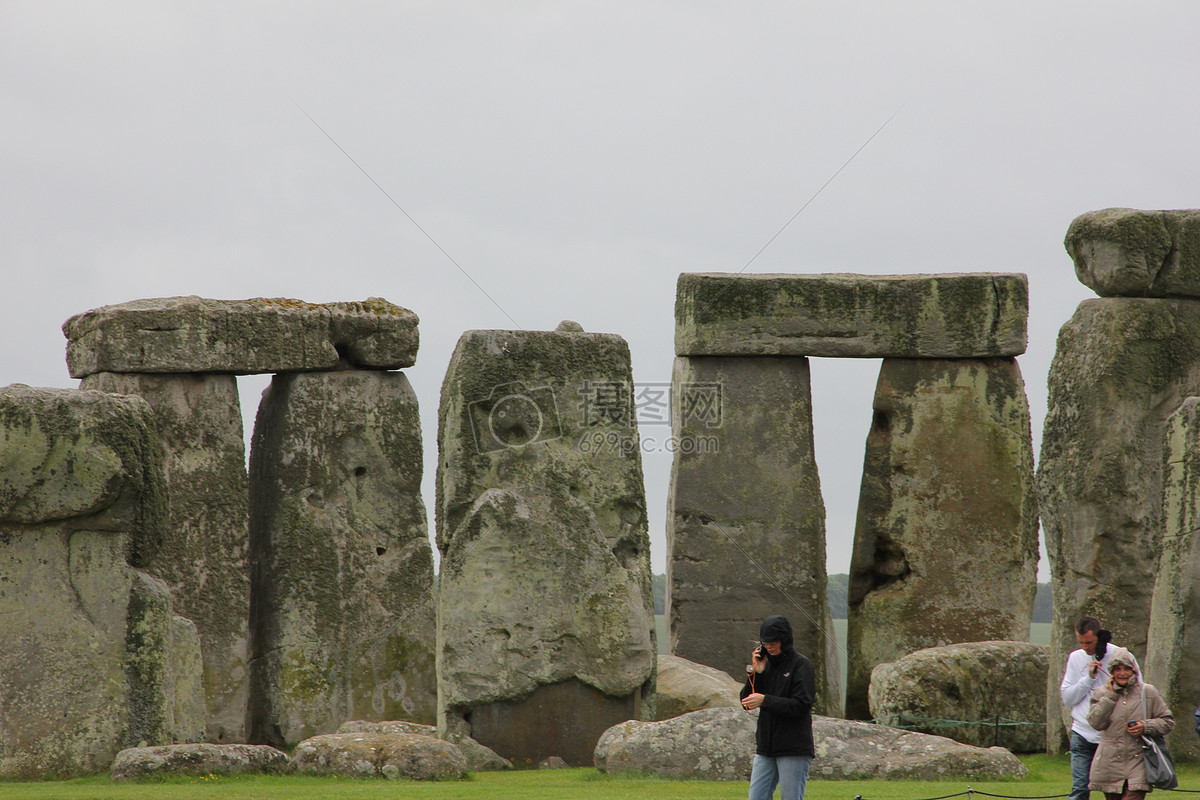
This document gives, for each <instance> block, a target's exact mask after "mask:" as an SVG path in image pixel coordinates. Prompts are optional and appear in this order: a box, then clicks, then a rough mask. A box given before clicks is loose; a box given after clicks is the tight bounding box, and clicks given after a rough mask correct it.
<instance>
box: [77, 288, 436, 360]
mask: <svg viewBox="0 0 1200 800" xmlns="http://www.w3.org/2000/svg"><path fill="white" fill-rule="evenodd" d="M417 321H418V320H417V315H416V314H414V313H413V312H411V311H409V310H408V309H405V308H401V307H400V306H396V305H392V304H391V303H389V302H388V301H386V300H384V299H382V298H378V297H372V298H370V299H369V300H366V301H365V302H358V303H356V302H347V303H325V304H320V305H318V304H315V303H305V302H302V301H300V300H290V299H286V298H267V297H258V298H254V299H252V300H209V299H207V298H203V297H194V296H193V297H157V298H151V299H146V300H134V301H131V302H128V303H121V304H118V305H112V306H102V307H101V308H95V309H92V310H91V311H85V312H84V313H82V314H76V315H75V316H73V317H71V318H70V319H69V320H67V321H66V322H65V323H64V324H63V333H64V334H65V335H66V337H67V367H68V368H69V369H70V371H71V377H73V378H83V377H86V376H87V375H91V374H93V373H96V372H138V373H145V372H230V373H236V374H239V375H245V374H250V373H261V372H267V373H269V372H294V371H309V370H328V369H333V368H335V367H336V366H338V364H339V362H340V361H343V360H344V361H345V363H347V364H349V365H351V366H355V367H361V368H365V369H402V368H404V367H411V366H412V365H413V364H414V363H416V358H417V344H418V335H417Z"/></svg>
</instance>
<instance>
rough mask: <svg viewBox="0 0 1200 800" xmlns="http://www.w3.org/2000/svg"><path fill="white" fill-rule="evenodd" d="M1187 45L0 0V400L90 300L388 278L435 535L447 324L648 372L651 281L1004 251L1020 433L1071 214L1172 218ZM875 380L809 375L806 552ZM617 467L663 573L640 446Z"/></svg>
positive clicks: (1163, 33)
mask: <svg viewBox="0 0 1200 800" xmlns="http://www.w3.org/2000/svg"><path fill="white" fill-rule="evenodd" d="M1198 31H1200V4H1197V3H1193V2H1138V3H1130V2H1126V3H1105V2H1075V3H1020V2H1012V0H1006V1H1005V2H1001V3H962V2H947V3H927V2H904V3H878V4H874V3H846V2H837V3H827V4H823V5H820V6H815V5H810V4H801V3H755V2H739V3H732V2H727V3H711V2H653V1H652V0H637V1H636V2H615V1H610V2H603V3H587V2H545V3H540V2H539V3H534V2H503V3H497V2H479V3H458V2H442V1H440V0H439V2H430V1H428V0H427V1H426V2H388V3H383V2H379V3H363V2H359V3H355V2H339V3H302V2H286V3H284V2H279V3H267V2H258V3H256V2H245V1H242V2H236V3H232V2H203V3H198V2H186V3H185V2H157V1H156V2H147V3H129V2H104V3H96V2H78V3H60V2H52V1H50V0H34V1H33V2H15V1H14V0H0V120H2V123H0V137H2V138H0V187H2V188H0V269H2V270H3V276H4V280H3V297H4V306H3V314H2V316H0V340H2V341H4V342H5V344H4V347H3V348H2V349H0V385H6V384H8V383H27V384H31V385H35V386H58V387H71V386H75V385H77V384H76V382H75V381H72V380H71V379H70V378H69V377H68V375H67V372H66V365H65V361H64V346H65V340H64V339H63V337H62V334H61V331H60V326H61V324H62V323H63V321H65V320H66V319H67V318H68V317H70V316H71V315H73V314H76V313H79V312H81V311H85V310H87V309H90V308H95V307H97V306H101V305H107V304H112V303H121V302H125V301H128V300H133V299H137V298H143V297H164V296H173V295H189V294H196V295H201V296H205V297H211V298H218V299H240V298H247V297H258V296H270V297H292V298H298V299H301V300H306V301H310V302H329V301H335V300H361V299H365V298H367V297H370V296H381V297H385V298H387V299H388V300H390V301H392V302H394V303H397V304H400V305H403V306H406V307H408V308H411V309H413V310H414V311H416V312H417V313H418V314H419V315H420V317H421V350H420V355H419V358H418V362H417V365H416V366H415V367H413V368H412V369H410V370H408V371H407V372H408V375H409V378H410V380H411V381H412V383H413V385H414V387H415V388H416V391H417V393H418V395H419V398H420V402H421V406H422V415H423V417H424V420H425V422H424V428H425V448H426V451H427V456H426V467H425V469H426V476H425V483H426V503H427V506H428V508H429V509H430V514H431V524H432V509H433V502H432V495H433V492H432V487H433V468H434V465H435V463H436V411H437V398H438V391H439V388H440V385H441V381H442V376H443V375H444V373H445V370H446V366H447V364H448V361H449V357H450V353H451V352H452V350H453V348H454V345H455V342H456V341H457V339H458V337H459V335H460V334H461V333H462V332H463V331H464V330H468V329H474V328H514V327H518V326H519V327H521V328H526V329H552V328H554V327H555V326H556V325H557V324H558V322H559V321H560V320H563V319H573V320H576V321H578V322H580V323H581V324H582V325H583V326H584V327H585V328H586V329H587V330H590V331H602V332H612V333H619V334H621V335H622V336H624V337H625V338H626V339H627V340H628V341H629V344H630V347H631V349H632V352H633V367H634V378H635V380H636V381H638V382H643V383H663V382H667V381H669V380H670V371H671V362H672V358H673V348H672V340H673V327H674V320H673V305H674V294H675V281H676V278H677V276H678V275H679V273H681V272H698V271H722V272H738V271H741V270H743V269H746V270H747V271H749V272H797V273H817V272H854V273H872V274H898V273H937V272H1024V273H1027V274H1028V275H1029V282H1030V294H1031V299H1030V318H1029V340H1030V345H1029V351H1028V353H1027V354H1026V355H1024V356H1022V357H1021V358H1020V364H1021V369H1022V372H1023V374H1024V376H1025V381H1026V386H1027V390H1028V392H1029V398H1030V404H1031V408H1032V422H1033V432H1034V443H1035V444H1034V449H1035V452H1036V450H1037V449H1038V446H1039V445H1038V442H1039V440H1040V435H1041V427H1042V418H1043V417H1044V415H1045V405H1046V372H1047V370H1048V368H1049V365H1050V359H1051V357H1052V355H1053V349H1054V340H1055V336H1056V333H1057V330H1058V328H1059V327H1060V326H1061V325H1062V323H1063V322H1065V321H1066V320H1067V318H1068V317H1069V316H1070V315H1071V313H1072V311H1073V309H1074V308H1075V306H1076V304H1077V303H1078V302H1079V301H1080V300H1082V299H1085V298H1086V297H1088V296H1090V295H1091V293H1090V291H1089V290H1087V289H1086V288H1085V287H1083V286H1082V285H1080V284H1079V283H1078V282H1077V281H1076V279H1075V276H1074V272H1073V269H1072V266H1071V261H1070V259H1069V258H1068V257H1067V255H1066V253H1065V252H1064V250H1063V247H1062V238H1063V234H1064V233H1065V232H1066V229H1067V226H1068V224H1069V223H1070V222H1071V220H1072V219H1073V218H1074V217H1075V216H1077V215H1078V214H1080V213H1082V212H1084V211H1088V210H1091V209H1097V208H1105V207H1110V206H1128V207H1133V208H1145V209H1158V208H1187V207H1193V206H1200V159H1198V157H1197V152H1198V150H1200V144H1198V143H1197V131H1200V102H1198V99H1197V96H1196V89H1195V81H1196V77H1197V75H1198V74H1200V69H1198V68H1200V55H1198V54H1197V53H1198V49H1197V47H1196V36H1197V32H1198ZM306 114H307V115H311V117H312V119H313V120H315V121H316V122H317V123H319V125H320V127H321V128H323V129H324V131H325V132H326V133H327V134H328V137H332V139H333V140H334V141H336V142H337V145H340V147H341V148H343V149H344V150H345V152H346V153H348V154H349V155H350V156H351V157H352V158H353V159H354V161H356V162H357V164H358V165H359V166H361V169H362V170H363V171H365V172H366V173H367V174H369V175H370V177H371V178H372V179H374V181H376V182H377V183H378V184H379V186H381V187H383V188H384V189H385V190H386V191H387V193H388V194H389V195H390V196H391V197H392V198H393V199H394V200H395V203H396V204H398V205H399V206H400V207H402V208H403V209H404V211H405V212H407V213H408V214H409V215H411V217H412V219H413V220H415V221H416V223H418V224H419V225H420V228H421V229H423V230H424V231H425V233H423V232H422V230H421V229H419V228H418V227H416V226H415V225H414V223H413V222H412V221H410V220H409V219H407V218H406V217H405V215H404V214H403V213H401V211H400V210H398V209H397V207H396V205H393V203H392V202H391V201H390V200H389V199H388V198H387V197H386V196H385V195H384V194H383V193H382V192H381V191H380V189H379V188H377V187H376V186H375V185H373V184H372V182H371V181H370V180H368V178H367V177H365V176H364V174H363V171H360V169H359V167H358V166H355V164H354V163H352V162H351V160H350V159H349V158H348V157H347V155H344V154H343V153H342V152H341V151H340V150H339V149H338V146H335V145H334V144H333V143H332V142H331V140H330V138H327V136H326V135H325V134H324V133H322V131H321V130H320V129H318V127H317V126H316V125H314V123H313V122H312V121H310V120H309V118H308V116H306ZM889 119H890V122H889V121H888V120H889ZM881 126H882V130H881ZM872 137H874V138H872ZM864 144H865V145H866V146H865V147H864ZM860 148H861V150H860ZM856 154H857V155H856ZM839 170H840V172H839ZM831 178H832V181H831V180H830V179H831ZM827 182H828V185H826V184H827ZM823 186H824V187H825V188H824V189H822V187H823ZM814 195H815V197H814ZM810 200H811V202H809V201H810ZM806 203H807V204H808V205H807V207H806V206H805V204H806ZM801 208H803V209H804V210H803V212H802V213H800V214H799V216H797V217H796V218H795V220H794V222H792V223H791V224H790V225H789V226H787V228H786V229H785V230H784V231H783V232H782V234H781V235H779V236H778V238H776V239H775V240H774V241H773V242H771V244H770V246H769V247H767V248H766V249H765V250H764V251H763V252H762V254H761V255H759V256H758V258H757V259H755V260H754V261H753V263H750V262H751V259H752V258H753V257H754V255H755V254H756V253H757V252H758V251H759V250H760V249H761V248H762V247H763V246H764V245H765V244H766V243H767V242H768V241H770V240H771V237H772V236H774V235H775V234H776V233H777V232H779V231H780V229H781V227H783V226H784V225H785V223H787V221H788V220H789V218H791V217H792V215H793V214H795V213H796V212H797V211H798V210H800V209H801ZM426 233H427V234H428V236H426ZM435 243H436V244H435ZM443 251H444V252H443ZM447 254H448V255H447ZM451 259H453V260H451ZM455 262H456V263H457V265H458V266H455ZM475 284H478V286H479V287H482V291H481V289H480V288H477V286H476V285H475ZM878 368H879V362H878V361H873V360H864V361H831V360H822V359H814V360H813V365H812V372H813V400H814V417H815V426H816V447H817V460H818V463H819V465H820V472H821V476H820V477H821V483H822V488H823V493H824V497H825V503H826V507H827V527H828V543H829V547H828V550H829V558H828V567H829V571H830V572H844V571H846V569H847V568H848V566H849V560H850V549H851V543H852V538H853V529H854V516H855V508H856V505H857V497H858V486H859V476H860V473H861V469H862V457H863V445H864V443H865V440H866V435H867V431H868V428H869V426H870V421H871V410H870V409H871V395H872V392H873V388H874V382H875V377H876V375H877V373H878ZM266 382H267V379H265V378H261V377H260V378H246V379H241V386H242V402H243V405H244V406H245V407H246V413H247V417H248V418H249V419H252V418H253V412H254V408H255V407H256V406H257V403H258V397H259V394H260V393H261V391H262V389H263V388H264V387H265V385H266ZM643 432H644V433H647V434H650V435H656V436H659V437H661V434H662V431H651V430H646V431H643ZM651 449H652V450H653V449H654V448H651ZM644 469H645V472H646V490H647V502H648V506H649V513H650V534H651V543H652V548H653V559H652V560H653V565H654V569H655V571H662V570H663V569H664V567H665V563H666V539H665V534H664V520H665V510H666V492H667V484H668V479H669V473H670V455H669V454H667V453H665V452H651V453H648V454H647V455H646V456H645V457H644ZM1041 574H1042V577H1043V579H1045V576H1046V575H1047V571H1046V568H1045V565H1044V563H1043V566H1042V570H1041Z"/></svg>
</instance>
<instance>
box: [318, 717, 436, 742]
mask: <svg viewBox="0 0 1200 800" xmlns="http://www.w3.org/2000/svg"><path fill="white" fill-rule="evenodd" d="M337 732H338V733H411V734H412V735H414V736H432V737H434V738H435V739H436V738H437V726H436V725H424V724H422V723H420V722H409V721H408V720H403V719H389V720H382V721H380V722H374V721H372V720H367V719H352V720H349V721H347V722H343V723H342V724H341V725H339V726H338V729H337Z"/></svg>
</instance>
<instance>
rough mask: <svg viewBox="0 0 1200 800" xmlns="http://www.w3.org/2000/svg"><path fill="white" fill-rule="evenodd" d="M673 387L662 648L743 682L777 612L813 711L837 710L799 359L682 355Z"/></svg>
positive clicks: (807, 401)
mask: <svg viewBox="0 0 1200 800" xmlns="http://www.w3.org/2000/svg"><path fill="white" fill-rule="evenodd" d="M671 388H672V397H673V406H672V438H673V441H674V445H675V459H674V464H673V466H672V470H671V490H670V495H669V499H668V506H669V514H668V517H667V548H668V551H669V553H670V559H669V560H668V562H667V613H668V615H669V619H670V631H671V652H672V653H674V654H675V655H677V656H681V657H683V658H686V659H688V660H691V661H696V662H698V663H701V664H706V665H708V666H710V667H716V668H717V669H721V670H724V671H725V672H727V673H729V674H730V675H731V676H734V677H736V678H737V679H738V680H742V679H743V678H744V677H745V665H746V663H747V661H748V659H749V654H750V650H751V649H752V646H753V645H752V642H753V639H754V637H755V636H756V635H757V634H758V628H759V625H760V623H761V622H762V620H763V618H764V617H766V616H768V615H770V614H772V613H780V614H784V615H785V616H787V617H788V619H790V620H791V622H792V627H793V629H794V631H795V646H796V649H797V650H799V651H800V652H802V653H804V654H805V655H807V656H808V657H809V659H810V660H811V661H812V662H813V665H814V667H815V668H816V671H817V686H818V689H817V706H816V709H817V710H818V711H819V712H820V713H822V714H828V715H833V716H839V715H840V712H841V690H840V687H839V685H838V684H839V667H838V659H837V645H836V639H835V638H834V636H833V625H832V621H831V618H830V614H829V607H828V603H827V600H826V594H825V505H824V503H823V502H822V500H821V482H820V479H819V477H818V475H817V463H816V459H815V456H814V452H813V432H812V394H811V391H810V382H809V365H808V359H807V358H796V357H782V358H770V357H758V358H753V357H749V358H730V357H703V356H702V357H693V358H684V357H681V358H677V359H676V360H675V372H674V375H673V376H672V381H671Z"/></svg>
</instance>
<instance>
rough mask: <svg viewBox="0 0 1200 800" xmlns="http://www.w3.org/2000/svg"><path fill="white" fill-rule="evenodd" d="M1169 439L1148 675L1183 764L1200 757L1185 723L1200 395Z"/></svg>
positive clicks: (1191, 682)
mask: <svg viewBox="0 0 1200 800" xmlns="http://www.w3.org/2000/svg"><path fill="white" fill-rule="evenodd" d="M1163 440H1164V453H1163V470H1164V472H1163V538H1162V548H1161V551H1160V555H1159V559H1158V573H1157V575H1156V576H1155V579H1154V595H1153V598H1152V600H1151V603H1150V627H1149V630H1148V632H1147V644H1146V662H1145V665H1144V674H1145V677H1146V681H1147V682H1149V683H1150V684H1152V685H1153V686H1154V688H1156V689H1158V691H1159V693H1160V694H1162V696H1163V699H1164V700H1166V701H1167V705H1169V706H1170V707H1171V711H1172V712H1173V713H1174V714H1175V719H1176V720H1177V724H1176V725H1175V729H1174V730H1172V731H1171V734H1170V736H1169V737H1168V740H1167V743H1168V746H1169V748H1170V750H1171V755H1172V756H1174V757H1175V759H1176V760H1177V761H1185V760H1196V759H1200V738H1197V737H1196V735H1195V730H1194V729H1193V726H1191V725H1188V724H1185V721H1190V720H1191V719H1192V717H1191V715H1192V713H1193V712H1194V711H1195V708H1196V702H1197V698H1200V630H1197V627H1196V624H1195V621H1196V620H1197V619H1200V397H1189V398H1187V399H1186V400H1184V401H1183V404H1182V405H1181V406H1180V407H1179V409H1178V410H1177V411H1176V412H1175V413H1174V414H1172V415H1171V417H1170V419H1169V420H1168V421H1167V425H1166V429H1165V433H1164V437H1163Z"/></svg>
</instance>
